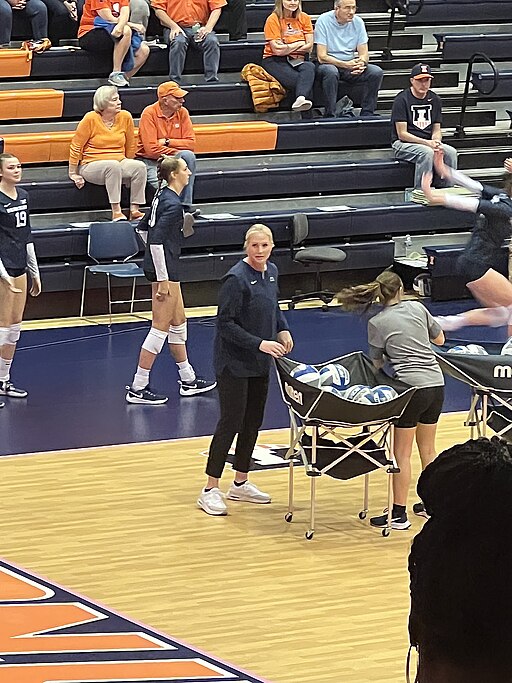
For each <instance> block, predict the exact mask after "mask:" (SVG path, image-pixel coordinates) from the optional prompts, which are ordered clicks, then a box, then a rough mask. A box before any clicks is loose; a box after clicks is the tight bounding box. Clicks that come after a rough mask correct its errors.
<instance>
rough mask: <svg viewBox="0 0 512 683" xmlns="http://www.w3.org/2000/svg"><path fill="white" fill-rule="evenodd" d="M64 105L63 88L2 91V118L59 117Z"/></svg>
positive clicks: (0, 115)
mask: <svg viewBox="0 0 512 683" xmlns="http://www.w3.org/2000/svg"><path fill="white" fill-rule="evenodd" d="M0 54H1V52H0ZM63 107H64V92H63V91H62V90H52V89H46V90H43V89H41V90H6V91H0V120H4V121H5V120H7V119H43V118H45V119H46V118H59V117H60V116H62V109H63Z"/></svg>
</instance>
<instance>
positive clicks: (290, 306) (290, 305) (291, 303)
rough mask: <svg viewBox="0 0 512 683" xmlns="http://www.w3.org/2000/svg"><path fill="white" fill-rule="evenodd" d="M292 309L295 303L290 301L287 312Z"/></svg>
mask: <svg viewBox="0 0 512 683" xmlns="http://www.w3.org/2000/svg"><path fill="white" fill-rule="evenodd" d="M294 308H295V302H294V301H290V303H289V304H288V310H289V311H293V309H294Z"/></svg>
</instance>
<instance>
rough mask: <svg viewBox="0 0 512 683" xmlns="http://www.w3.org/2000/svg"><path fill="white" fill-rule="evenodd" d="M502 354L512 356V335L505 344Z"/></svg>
mask: <svg viewBox="0 0 512 683" xmlns="http://www.w3.org/2000/svg"><path fill="white" fill-rule="evenodd" d="M500 354H501V355H502V356H512V337H510V339H509V340H508V341H507V342H506V343H505V344H503V346H502V347H501V351H500Z"/></svg>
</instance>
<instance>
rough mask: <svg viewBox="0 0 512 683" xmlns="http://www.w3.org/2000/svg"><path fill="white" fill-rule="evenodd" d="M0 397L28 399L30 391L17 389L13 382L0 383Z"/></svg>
mask: <svg viewBox="0 0 512 683" xmlns="http://www.w3.org/2000/svg"><path fill="white" fill-rule="evenodd" d="M0 396H9V398H27V396H28V391H25V389H17V388H16V387H15V386H14V384H13V383H12V382H9V380H7V381H3V382H0Z"/></svg>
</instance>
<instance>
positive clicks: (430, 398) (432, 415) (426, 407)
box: [395, 386, 444, 429]
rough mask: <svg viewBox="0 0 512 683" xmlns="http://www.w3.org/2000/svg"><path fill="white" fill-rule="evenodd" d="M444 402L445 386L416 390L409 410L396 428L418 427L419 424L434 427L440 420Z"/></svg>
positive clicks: (397, 423) (408, 407) (396, 424)
mask: <svg viewBox="0 0 512 683" xmlns="http://www.w3.org/2000/svg"><path fill="white" fill-rule="evenodd" d="M443 402H444V386H441V387H422V388H420V389H416V391H415V393H414V396H413V397H412V398H411V400H410V401H409V404H408V406H407V408H406V409H405V410H404V412H403V413H402V415H401V416H400V417H399V418H398V420H397V422H396V423H395V427H402V428H405V429H406V428H409V427H416V426H417V425H418V423H421V424H425V425H433V424H436V422H437V421H438V420H439V416H440V415H441V410H442V409H443Z"/></svg>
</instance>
